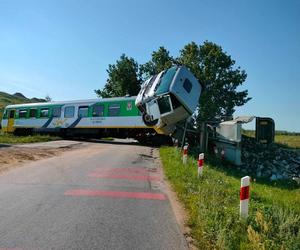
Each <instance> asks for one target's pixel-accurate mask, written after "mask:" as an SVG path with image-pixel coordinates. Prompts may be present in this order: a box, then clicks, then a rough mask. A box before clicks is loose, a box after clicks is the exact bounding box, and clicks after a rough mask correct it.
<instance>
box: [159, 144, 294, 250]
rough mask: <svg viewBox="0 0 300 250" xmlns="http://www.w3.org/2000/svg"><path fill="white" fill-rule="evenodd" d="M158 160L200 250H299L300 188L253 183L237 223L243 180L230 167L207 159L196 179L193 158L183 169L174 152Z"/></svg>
mask: <svg viewBox="0 0 300 250" xmlns="http://www.w3.org/2000/svg"><path fill="white" fill-rule="evenodd" d="M160 155H161V160H162V163H163V168H164V172H165V175H166V177H167V178H168V180H169V181H170V183H171V185H172V187H173V188H174V190H175V192H176V193H177V195H178V198H179V199H180V201H181V202H182V203H183V204H184V206H185V208H186V210H187V212H188V217H189V218H188V221H187V224H188V226H189V227H190V228H191V235H192V237H193V238H194V239H195V245H196V246H197V247H198V248H199V249H300V189H299V186H297V185H296V184H293V183H286V184H285V185H283V184H282V183H281V184H280V183H276V182H273V183H271V184H269V183H267V182H264V181H263V180H260V182H252V183H251V187H250V195H251V198H250V208H249V217H248V219H247V220H246V221H244V220H240V218H239V189H240V177H241V176H239V174H238V173H237V172H236V171H235V170H234V169H230V166H229V165H228V166H227V165H226V164H225V166H224V165H223V164H222V163H221V162H220V161H218V160H215V159H213V158H212V157H209V156H208V157H206V160H205V162H206V164H205V166H204V170H203V177H202V178H200V179H198V177H197V167H196V166H197V161H196V160H195V159H194V158H193V157H189V159H188V164H187V165H186V166H183V165H182V161H181V153H179V151H177V150H176V149H175V148H172V147H162V148H160ZM208 162H209V163H208ZM228 168H229V169H228Z"/></svg>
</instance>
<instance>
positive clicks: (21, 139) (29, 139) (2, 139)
mask: <svg viewBox="0 0 300 250" xmlns="http://www.w3.org/2000/svg"><path fill="white" fill-rule="evenodd" d="M59 139H61V138H60V137H57V136H49V135H32V136H31V135H29V136H14V135H10V134H6V133H0V143H5V144H16V143H33V142H47V141H54V140H59Z"/></svg>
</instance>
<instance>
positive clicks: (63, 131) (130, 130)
mask: <svg viewBox="0 0 300 250" xmlns="http://www.w3.org/2000/svg"><path fill="white" fill-rule="evenodd" d="M135 99H136V97H135V96H132V97H118V98H103V99H95V100H80V101H66V102H48V103H29V104H18V105H9V106H7V107H6V108H5V110H4V115H3V119H2V123H1V125H2V130H3V131H4V132H8V133H14V134H26V135H28V134H32V133H48V134H51V133H52V134H58V135H61V136H64V137H70V136H84V137H97V138H100V137H107V136H112V137H117V138H135V139H137V140H139V141H141V142H143V141H144V140H146V137H149V135H151V137H153V135H154V136H157V137H163V136H158V135H157V134H156V132H155V129H154V128H152V127H149V126H146V125H145V123H144V122H143V119H142V116H141V114H140V111H139V110H138V109H137V107H136V106H135Z"/></svg>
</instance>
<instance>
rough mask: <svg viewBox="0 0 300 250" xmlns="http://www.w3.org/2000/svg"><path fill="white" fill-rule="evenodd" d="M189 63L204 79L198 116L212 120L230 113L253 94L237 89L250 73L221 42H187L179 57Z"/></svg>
mask: <svg viewBox="0 0 300 250" xmlns="http://www.w3.org/2000/svg"><path fill="white" fill-rule="evenodd" d="M177 60H178V62H179V63H180V64H183V65H186V66H187V67H188V68H189V69H190V70H191V71H192V73H193V74H194V75H195V76H196V77H197V79H198V80H199V81H200V82H201V84H202V85H203V87H204V89H203V92H202V94H201V97H200V100H199V107H200V108H199V110H198V115H197V120H198V121H199V122H202V121H210V120H214V119H215V118H216V117H222V116H231V115H232V114H233V112H234V111H235V107H236V106H242V105H244V104H245V103H246V102H248V101H249V100H250V99H251V98H249V97H247V96H248V91H247V90H243V91H237V87H238V86H240V85H242V83H243V82H244V81H245V80H246V77H247V74H246V72H245V71H244V70H241V69H240V67H237V68H234V65H235V61H234V60H233V59H232V58H231V57H230V56H229V55H227V53H225V52H224V51H223V49H222V47H221V46H218V45H217V44H215V43H212V42H208V41H206V42H204V44H203V45H199V46H198V45H197V44H196V43H194V42H191V43H189V44H187V45H186V46H184V48H183V49H182V50H181V51H180V56H179V58H178V59H177Z"/></svg>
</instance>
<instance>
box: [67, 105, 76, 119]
mask: <svg viewBox="0 0 300 250" xmlns="http://www.w3.org/2000/svg"><path fill="white" fill-rule="evenodd" d="M74 113H75V107H74V106H69V107H65V118H72V117H74Z"/></svg>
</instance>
